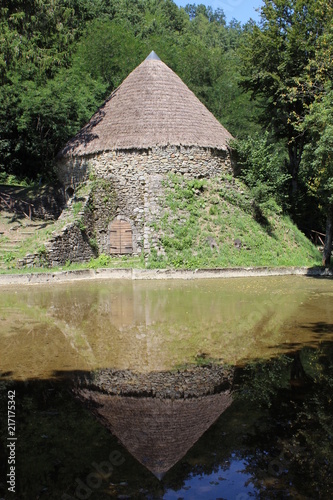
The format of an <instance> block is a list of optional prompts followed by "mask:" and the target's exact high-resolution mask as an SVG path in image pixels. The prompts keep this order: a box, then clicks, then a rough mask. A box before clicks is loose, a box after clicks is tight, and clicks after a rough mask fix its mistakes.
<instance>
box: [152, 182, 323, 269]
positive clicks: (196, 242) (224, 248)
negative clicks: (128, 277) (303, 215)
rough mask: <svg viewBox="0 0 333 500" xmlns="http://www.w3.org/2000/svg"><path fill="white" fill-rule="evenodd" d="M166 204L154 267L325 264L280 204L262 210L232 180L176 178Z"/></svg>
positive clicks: (244, 188) (241, 184)
mask: <svg viewBox="0 0 333 500" xmlns="http://www.w3.org/2000/svg"><path fill="white" fill-rule="evenodd" d="M165 190H166V193H164V196H163V199H161V201H160V203H161V205H162V207H163V212H162V216H161V220H160V224H159V227H157V225H156V226H155V227H154V230H155V231H156V232H157V234H158V239H159V242H160V249H159V250H158V249H157V250H154V251H153V252H152V254H151V256H150V257H149V258H148V267H152V268H154V267H165V266H169V267H176V268H181V267H184V268H204V267H229V266H232V267H233V266H312V265H320V261H321V256H320V253H319V251H318V250H317V248H316V247H315V246H314V245H313V244H312V243H311V242H310V241H309V240H308V239H307V238H306V236H305V235H304V234H303V233H302V232H301V231H299V230H298V228H297V227H296V226H295V225H294V224H293V223H292V221H291V220H290V218H289V217H288V216H286V215H283V214H282V211H281V209H280V208H279V207H278V206H277V205H276V204H275V203H274V202H270V203H267V204H266V205H261V206H258V205H257V204H256V203H255V201H254V200H253V199H252V198H251V195H250V192H249V190H248V188H247V187H246V186H245V185H244V184H243V183H242V182H241V181H239V180H238V179H236V178H234V177H233V176H231V175H225V176H224V177H223V178H221V179H210V180H185V179H184V178H181V177H177V176H171V177H170V178H169V181H168V183H167V185H166V186H165Z"/></svg>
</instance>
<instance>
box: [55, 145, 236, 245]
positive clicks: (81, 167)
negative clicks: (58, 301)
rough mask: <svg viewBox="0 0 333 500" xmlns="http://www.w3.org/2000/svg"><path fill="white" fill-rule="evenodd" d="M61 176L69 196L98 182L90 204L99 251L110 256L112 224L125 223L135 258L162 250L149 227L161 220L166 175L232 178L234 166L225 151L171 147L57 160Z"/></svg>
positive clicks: (228, 153)
mask: <svg viewBox="0 0 333 500" xmlns="http://www.w3.org/2000/svg"><path fill="white" fill-rule="evenodd" d="M57 171H58V177H59V180H60V181H61V182H62V183H63V185H64V187H65V191H67V193H70V194H71V195H72V194H73V193H75V191H76V189H77V187H78V186H79V185H80V184H82V183H83V182H86V181H88V180H89V179H90V181H94V182H95V183H96V182H97V185H98V182H99V188H98V189H97V188H96V190H95V192H94V194H93V195H92V198H93V200H92V203H91V207H92V212H91V217H92V219H93V227H94V231H95V235H96V240H97V244H98V249H99V252H100V253H106V254H108V253H109V251H110V249H109V224H110V222H111V221H112V220H113V219H115V218H123V219H124V220H127V221H128V222H130V224H131V227H132V231H133V253H134V254H135V255H139V254H140V253H141V252H142V251H144V252H145V253H148V252H149V251H150V249H151V246H153V247H158V242H157V237H156V238H155V239H154V234H153V229H152V227H151V226H152V223H153V222H155V223H156V222H157V223H158V219H159V217H160V216H161V209H160V204H159V200H160V198H161V196H163V180H164V179H165V178H166V176H167V174H170V173H172V174H179V175H182V176H184V178H186V179H198V178H199V179H200V178H211V177H219V176H221V174H222V173H230V174H232V172H233V166H232V161H231V157H230V152H229V150H227V149H226V150H212V149H203V148H197V147H193V148H185V147H176V146H169V147H166V148H153V149H149V150H142V151H137V150H130V151H109V152H105V153H99V154H96V155H91V156H85V157H78V158H67V159H63V160H61V161H59V163H58V166H57ZM101 180H103V181H104V185H103V183H102V182H101ZM106 191H107V192H106ZM155 240H156V241H155Z"/></svg>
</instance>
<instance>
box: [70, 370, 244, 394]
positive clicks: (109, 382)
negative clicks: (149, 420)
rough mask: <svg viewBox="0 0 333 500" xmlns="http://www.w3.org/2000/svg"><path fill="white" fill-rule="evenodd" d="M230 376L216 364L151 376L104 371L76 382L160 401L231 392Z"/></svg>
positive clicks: (232, 371) (108, 392)
mask: <svg viewBox="0 0 333 500" xmlns="http://www.w3.org/2000/svg"><path fill="white" fill-rule="evenodd" d="M233 376H234V369H232V368H226V367H224V366H219V365H209V366H201V367H189V368H188V369H185V370H178V371H177V372H169V371H165V372H150V373H135V372H132V371H130V370H121V371H120V370H112V369H105V370H99V371H97V372H95V373H93V374H92V376H89V377H86V378H85V379H81V380H79V387H80V388H85V387H87V388H88V389H89V390H93V391H98V392H103V393H107V394H110V395H123V396H135V397H156V398H162V399H181V398H198V397H202V396H206V395H208V394H216V393H219V392H222V391H227V390H230V388H231V387H232V383H233Z"/></svg>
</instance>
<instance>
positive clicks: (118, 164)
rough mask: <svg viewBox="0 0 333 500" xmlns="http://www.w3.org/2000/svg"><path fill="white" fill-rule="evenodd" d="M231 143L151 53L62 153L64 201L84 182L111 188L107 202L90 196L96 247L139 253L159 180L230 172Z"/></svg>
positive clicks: (153, 218) (155, 213)
mask: <svg viewBox="0 0 333 500" xmlns="http://www.w3.org/2000/svg"><path fill="white" fill-rule="evenodd" d="M231 138H232V136H231V134H230V133H229V132H228V131H227V130H226V129H225V128H224V127H223V126H222V125H221V124H220V122H219V121H218V120H217V119H216V118H215V117H214V116H213V115H212V113H210V111H208V109H207V108H206V107H205V106H204V105H203V104H202V103H201V102H200V101H199V99H197V97H196V96H195V95H194V94H193V92H192V91H191V90H190V89H189V88H188V87H187V86H186V85H185V84H184V82H183V81H182V80H181V79H180V78H179V77H178V76H177V75H176V74H175V73H174V72H173V71H172V70H171V69H170V68H169V67H168V66H167V65H166V64H164V63H163V62H162V61H161V60H160V58H159V57H158V56H157V55H156V54H155V53H154V52H151V54H150V55H149V56H148V57H147V58H146V59H145V60H144V61H143V62H142V63H141V64H140V65H139V66H138V67H137V68H136V69H135V70H134V71H132V73H130V75H129V76H128V77H127V78H126V79H125V80H124V81H123V83H122V84H121V85H120V86H119V87H118V88H117V89H116V90H115V91H114V92H113V93H112V94H111V95H110V97H109V98H108V99H107V100H106V101H105V103H104V104H103V105H102V106H101V108H100V109H99V110H98V111H97V113H96V114H95V115H94V116H93V117H92V118H91V120H90V121H89V123H88V124H87V125H85V126H84V127H83V129H82V130H81V131H80V132H79V133H78V134H77V135H76V136H75V137H74V138H72V139H71V140H70V141H69V142H68V143H67V144H66V146H65V147H64V148H63V149H62V151H61V152H60V153H59V155H58V164H57V173H58V177H59V180H60V181H61V182H62V184H63V185H64V188H65V191H66V194H67V197H68V199H70V198H71V197H72V196H73V195H75V192H76V190H77V187H78V186H79V185H80V184H81V183H83V182H85V181H87V180H89V179H90V180H91V179H95V180H96V182H97V184H98V181H99V182H100V185H104V187H105V186H106V185H107V186H109V191H108V192H109V196H110V199H111V198H112V203H108V202H107V200H106V198H107V197H106V196H105V193H104V194H103V195H99V199H98V196H96V195H95V197H94V203H93V205H94V206H93V208H94V209H96V212H95V215H94V217H93V218H94V234H95V238H96V242H97V245H98V250H99V252H103V253H106V254H116V255H119V254H134V255H138V254H140V253H141V252H142V251H143V250H145V251H146V252H149V250H150V248H151V246H152V241H154V238H153V235H152V232H153V229H152V222H154V224H155V226H156V222H157V223H158V218H159V215H160V206H159V200H160V198H161V196H163V182H162V181H163V179H165V178H166V176H167V175H168V174H169V173H174V174H180V175H183V176H185V177H186V178H191V179H194V178H209V177H217V176H219V175H221V173H222V172H226V171H230V172H232V169H231V158H230V150H229V147H228V142H229V140H230V139H231ZM103 183H104V184H103ZM100 192H102V191H100ZM102 196H103V199H101V197H102ZM103 200H104V202H103ZM103 207H104V208H103Z"/></svg>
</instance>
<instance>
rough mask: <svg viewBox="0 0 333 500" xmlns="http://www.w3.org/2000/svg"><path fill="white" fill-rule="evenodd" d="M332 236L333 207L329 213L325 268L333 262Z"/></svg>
mask: <svg viewBox="0 0 333 500" xmlns="http://www.w3.org/2000/svg"><path fill="white" fill-rule="evenodd" d="M332 236H333V206H332V205H330V206H329V207H328V211H327V219H326V236H325V245H324V252H323V262H322V264H323V266H325V267H328V266H329V265H330V262H331V251H332Z"/></svg>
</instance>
